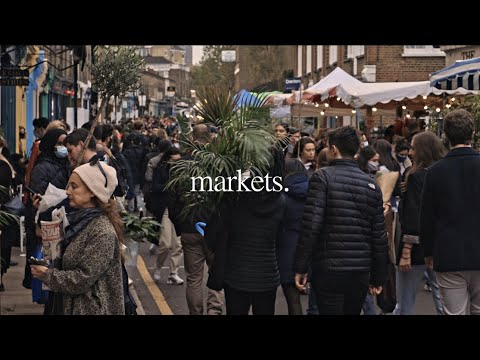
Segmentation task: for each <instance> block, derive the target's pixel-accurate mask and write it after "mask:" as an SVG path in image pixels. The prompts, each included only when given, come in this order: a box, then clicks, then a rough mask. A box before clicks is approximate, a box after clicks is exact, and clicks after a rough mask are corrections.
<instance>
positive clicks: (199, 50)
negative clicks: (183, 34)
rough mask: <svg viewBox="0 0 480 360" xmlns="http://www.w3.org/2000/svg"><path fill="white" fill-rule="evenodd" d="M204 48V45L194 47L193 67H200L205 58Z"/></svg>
mask: <svg viewBox="0 0 480 360" xmlns="http://www.w3.org/2000/svg"><path fill="white" fill-rule="evenodd" d="M203 46H204V45H193V46H192V62H193V65H198V63H199V62H200V60H202V56H203Z"/></svg>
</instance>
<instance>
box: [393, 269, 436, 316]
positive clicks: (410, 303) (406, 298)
mask: <svg viewBox="0 0 480 360" xmlns="http://www.w3.org/2000/svg"><path fill="white" fill-rule="evenodd" d="M396 270H397V271H396V276H397V305H396V306H395V310H393V314H394V315H414V312H415V300H416V297H417V290H418V285H419V284H420V282H421V280H422V278H423V273H424V271H425V265H413V266H412V269H411V270H410V271H400V270H399V269H398V267H396ZM428 275H429V279H430V286H431V287H432V297H433V302H434V304H435V308H436V311H437V314H438V315H443V306H442V303H441V301H440V291H439V288H438V283H437V279H436V276H435V274H434V273H433V271H429V272H428Z"/></svg>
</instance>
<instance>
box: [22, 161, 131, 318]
mask: <svg viewBox="0 0 480 360" xmlns="http://www.w3.org/2000/svg"><path fill="white" fill-rule="evenodd" d="M117 184H118V181H117V174H116V171H115V169H114V168H113V167H111V166H108V165H106V164H105V163H103V162H101V161H95V162H90V163H88V164H84V165H81V166H79V167H77V168H75V169H74V170H73V173H72V175H71V176H70V179H69V181H68V185H67V195H68V198H69V201H70V206H72V207H74V208H76V209H77V210H76V211H72V212H70V213H68V214H67V216H66V218H67V221H68V225H67V227H66V230H65V237H64V240H63V241H62V242H61V250H60V259H58V258H57V261H56V264H55V268H47V267H45V266H40V265H32V266H31V269H32V270H31V271H32V275H33V277H35V278H38V279H40V280H42V281H43V282H44V283H45V284H46V285H47V286H48V287H49V288H50V289H51V290H52V291H54V292H55V293H56V296H57V299H56V301H55V309H54V311H53V313H54V314H65V315H123V314H124V313H125V308H124V298H123V286H122V268H121V251H120V246H121V243H122V242H123V223H122V221H121V219H120V217H119V215H118V213H117V211H116V206H115V203H114V201H113V200H112V199H111V197H112V194H113V192H114V190H115V188H116V186H117ZM59 300H60V301H59Z"/></svg>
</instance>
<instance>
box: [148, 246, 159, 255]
mask: <svg viewBox="0 0 480 360" xmlns="http://www.w3.org/2000/svg"><path fill="white" fill-rule="evenodd" d="M148 252H149V253H150V255H155V253H156V252H157V245H155V244H150V247H149V248H148Z"/></svg>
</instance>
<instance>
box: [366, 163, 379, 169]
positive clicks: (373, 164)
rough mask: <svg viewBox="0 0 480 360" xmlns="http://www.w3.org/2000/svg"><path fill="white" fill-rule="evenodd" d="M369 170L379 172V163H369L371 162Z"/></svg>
mask: <svg viewBox="0 0 480 360" xmlns="http://www.w3.org/2000/svg"><path fill="white" fill-rule="evenodd" d="M368 170H370V171H377V170H378V162H376V161H369V162H368Z"/></svg>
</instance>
